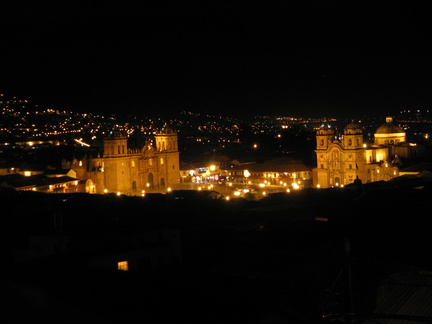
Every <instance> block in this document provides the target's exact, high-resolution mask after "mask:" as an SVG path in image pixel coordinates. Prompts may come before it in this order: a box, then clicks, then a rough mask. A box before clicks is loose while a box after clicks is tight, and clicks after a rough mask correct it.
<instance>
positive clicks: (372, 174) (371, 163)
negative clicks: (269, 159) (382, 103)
mask: <svg viewBox="0 0 432 324" xmlns="http://www.w3.org/2000/svg"><path fill="white" fill-rule="evenodd" d="M405 142H406V134H405V132H404V131H403V130H402V129H400V128H399V127H397V126H396V125H394V124H393V119H392V118H391V117H387V118H386V123H385V124H384V125H382V126H381V127H379V128H378V129H377V131H376V132H375V134H374V143H373V144H367V143H365V142H364V140H363V129H362V127H361V126H360V125H359V124H357V123H354V122H352V123H349V124H348V125H346V126H345V128H344V130H343V133H342V134H336V133H335V131H334V129H333V128H331V126H329V125H323V126H322V127H321V128H320V129H318V130H317V132H316V150H315V153H316V159H317V167H316V168H314V169H313V185H314V187H317V188H331V187H342V186H345V185H348V184H351V183H353V182H354V180H356V179H359V180H361V182H362V183H369V182H374V181H381V180H390V179H392V178H394V177H396V176H398V175H399V168H398V165H397V162H398V157H397V155H394V152H395V150H394V149H393V147H394V146H397V145H403V144H404V143H405Z"/></svg>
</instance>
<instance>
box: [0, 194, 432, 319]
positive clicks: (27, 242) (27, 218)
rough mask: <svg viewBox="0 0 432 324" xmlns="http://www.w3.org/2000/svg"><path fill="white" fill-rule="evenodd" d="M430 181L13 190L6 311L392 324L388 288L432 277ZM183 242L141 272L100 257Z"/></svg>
mask: <svg viewBox="0 0 432 324" xmlns="http://www.w3.org/2000/svg"><path fill="white" fill-rule="evenodd" d="M430 189H431V188H429V187H428V186H421V187H416V188H414V187H408V188H387V189H380V190H364V189H362V188H358V190H357V189H356V190H348V189H346V190H341V189H338V190H334V189H329V190H313V189H310V190H303V191H299V192H296V193H293V194H291V195H288V194H274V195H270V196H268V197H266V198H265V199H261V200H260V201H247V200H231V201H225V200H207V199H205V198H202V197H201V198H200V197H199V196H194V198H184V199H174V197H173V196H170V195H159V194H154V195H147V196H146V197H144V198H141V197H127V196H122V197H117V196H110V195H86V194H73V195H47V194H40V193H34V192H14V191H4V192H1V194H0V203H1V206H2V212H1V216H0V218H1V220H0V221H1V223H0V230H1V257H2V260H3V266H2V280H1V288H2V292H3V294H2V305H4V306H5V308H4V309H5V313H4V315H5V316H6V315H8V317H9V318H15V321H14V322H16V323H23V322H34V321H40V320H43V321H44V322H45V323H118V322H129V323H131V322H132V323H180V322H189V323H240V322H244V323H327V322H330V321H333V320H334V321H339V322H346V323H350V322H351V323H363V322H366V321H367V320H370V319H374V320H375V321H378V322H382V323H384V320H383V318H380V319H377V318H376V316H378V315H377V313H376V309H377V307H378V306H379V305H380V302H381V300H382V298H383V297H382V296H383V293H382V290H380V287H382V283H383V282H385V281H386V280H387V279H388V278H389V277H391V276H392V275H395V274H400V273H409V274H417V273H422V274H423V275H427V274H429V273H430V271H432V269H431V268H432V263H431V260H430V258H429V247H428V246H431V243H432V242H431V241H432V236H431V235H430V233H429V232H430V229H431V225H432V221H431V217H430V213H429V210H430V208H429V202H430V200H431V198H432V191H431V190H430ZM192 196H193V195H192ZM192 196H190V197H192ZM152 233H157V235H156V239H155V240H151V239H149V237H153V236H152ZM166 233H169V235H172V236H173V237H175V235H176V233H178V234H179V240H178V241H177V240H173V241H169V240H165V239H164V238H166V237H168V236H166ZM163 235H165V236H163ZM158 237H159V238H158ZM169 237H171V236H169ZM48 238H49V239H48ZM31 242H33V243H31ZM46 242H55V243H54V244H53V248H52V249H51V250H50V249H49V247H50V245H49V244H47V243H46ZM173 242H174V243H173ZM170 246H175V247H176V246H179V248H180V249H179V251H180V256H181V258H180V259H179V260H176V262H171V263H169V264H164V263H162V262H161V263H158V264H157V265H154V263H152V262H153V261H154V258H156V257H160V258H163V257H164V255H161V253H160V252H159V254H158V255H157V256H153V257H152V259H151V260H153V261H151V260H150V261H151V262H150V263H145V266H143V267H141V268H137V269H135V270H130V271H118V270H116V269H115V268H106V267H105V268H104V267H102V265H103V264H102V263H96V266H91V264H92V262H90V260H96V259H95V258H94V257H95V255H97V256H98V257H99V256H101V255H102V256H103V255H108V254H110V255H114V254H115V255H122V254H121V253H128V251H131V250H134V251H135V250H140V251H163V253H162V254H166V253H169V251H171V250H169V249H167V247H170ZM47 247H48V248H47ZM163 248H165V249H163ZM32 249H33V250H32ZM44 249H45V250H44ZM30 250H32V251H30ZM48 250H49V251H50V252H49V253H40V252H43V251H48ZM29 251H30V252H32V253H30V254H29V253H28V252H29ZM24 252H25V253H24ZM38 253H39V254H38ZM152 253H153V252H152ZM27 255H31V256H32V257H23V256H27ZM123 255H125V256H126V255H128V254H123ZM18 256H19V257H18ZM36 256H38V257H36ZM97 260H100V258H99V259H97ZM141 265H143V264H141ZM426 296H428V295H426ZM399 302H400V303H403V300H400V301H399ZM406 302H407V301H406ZM404 306H405V308H407V307H408V308H409V307H410V305H409V304H408V305H404ZM417 308H419V304H418V303H417ZM381 312H383V310H381ZM394 312H395V310H393V313H392V312H391V311H389V312H388V313H387V315H388V316H387V320H388V317H389V316H390V317H391V315H394ZM351 313H353V314H354V315H350V314H351ZM374 316H375V317H374ZM380 316H382V314H381V315H380ZM400 316H401V315H400ZM400 316H399V320H400V319H401V318H402V319H404V318H403V317H400ZM415 316H420V315H418V314H414V313H412V314H411V318H405V319H406V320H411V321H412V320H413V319H418V318H420V317H415ZM422 316H423V319H424V318H426V317H424V316H426V315H425V314H422ZM398 323H399V322H398ZM404 323H405V322H404Z"/></svg>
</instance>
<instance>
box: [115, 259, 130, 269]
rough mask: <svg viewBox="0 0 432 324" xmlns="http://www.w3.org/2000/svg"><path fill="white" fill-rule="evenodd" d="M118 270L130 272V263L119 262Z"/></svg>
mask: <svg viewBox="0 0 432 324" xmlns="http://www.w3.org/2000/svg"><path fill="white" fill-rule="evenodd" d="M117 270H121V271H128V270H129V263H128V261H119V262H117Z"/></svg>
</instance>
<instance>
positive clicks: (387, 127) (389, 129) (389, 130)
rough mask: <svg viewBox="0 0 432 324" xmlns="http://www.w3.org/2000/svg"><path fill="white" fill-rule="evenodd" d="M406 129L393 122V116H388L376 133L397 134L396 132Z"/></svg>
mask: <svg viewBox="0 0 432 324" xmlns="http://www.w3.org/2000/svg"><path fill="white" fill-rule="evenodd" d="M403 132H404V131H403V130H402V129H401V128H400V127H398V126H396V125H395V124H393V118H391V117H387V118H386V123H385V124H384V125H382V126H380V127H378V129H377V131H376V132H375V133H376V134H395V133H403Z"/></svg>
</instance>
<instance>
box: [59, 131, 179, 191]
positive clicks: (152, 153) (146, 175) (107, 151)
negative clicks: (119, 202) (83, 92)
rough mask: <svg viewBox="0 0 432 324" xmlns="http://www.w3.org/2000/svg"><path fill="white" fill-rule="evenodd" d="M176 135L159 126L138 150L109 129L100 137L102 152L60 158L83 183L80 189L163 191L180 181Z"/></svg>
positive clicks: (125, 137) (125, 138)
mask: <svg viewBox="0 0 432 324" xmlns="http://www.w3.org/2000/svg"><path fill="white" fill-rule="evenodd" d="M179 156H180V153H179V151H178V135H177V133H176V132H175V131H173V130H172V129H170V128H167V127H166V128H163V129H162V130H161V131H158V132H156V133H155V134H154V137H153V138H152V139H148V140H147V141H146V144H145V145H144V146H143V147H141V148H139V149H132V148H128V141H127V136H126V135H125V134H124V133H123V132H121V131H119V130H113V131H111V132H109V134H108V135H107V136H106V137H105V138H104V141H103V153H102V155H100V154H98V156H97V157H86V158H83V159H82V160H77V159H73V160H72V161H65V160H63V165H62V167H63V168H64V169H73V170H74V171H76V173H77V178H78V179H79V180H81V182H82V183H83V188H82V190H81V191H85V192H89V193H121V194H131V195H137V194H141V193H142V192H143V191H159V192H164V191H166V190H168V188H170V187H172V186H174V185H176V184H178V183H179V181H180V161H179Z"/></svg>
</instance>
